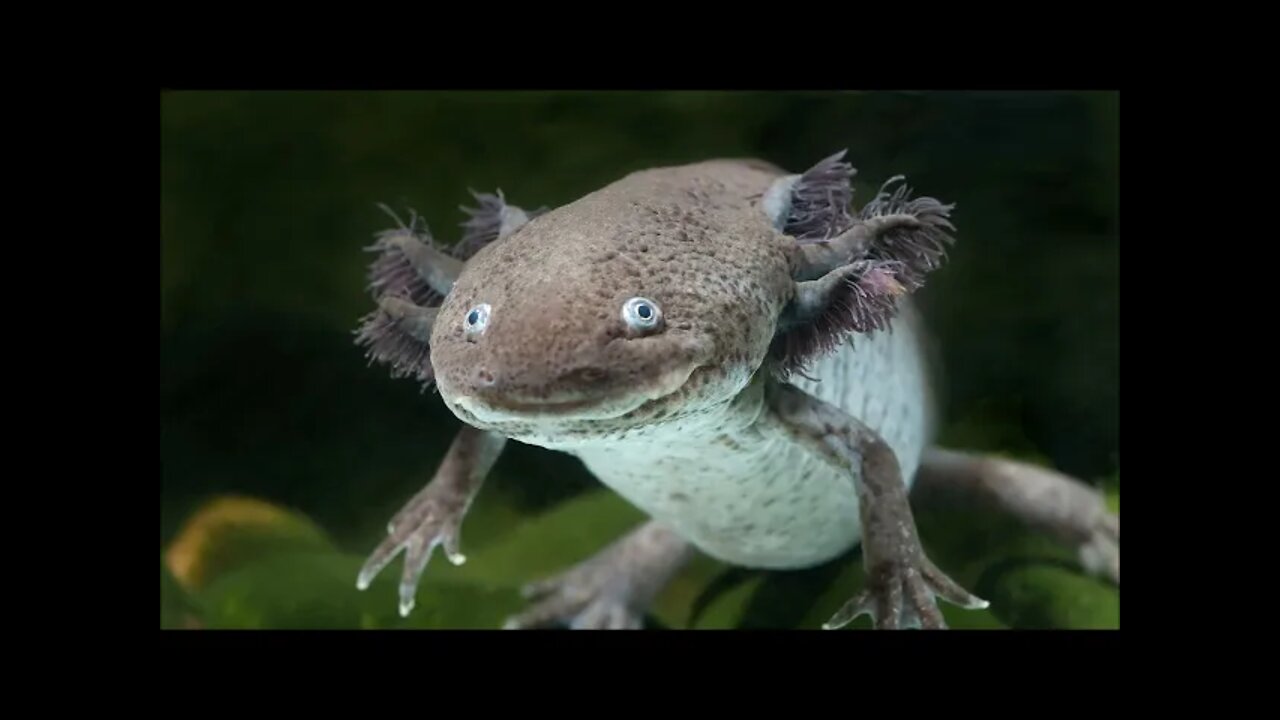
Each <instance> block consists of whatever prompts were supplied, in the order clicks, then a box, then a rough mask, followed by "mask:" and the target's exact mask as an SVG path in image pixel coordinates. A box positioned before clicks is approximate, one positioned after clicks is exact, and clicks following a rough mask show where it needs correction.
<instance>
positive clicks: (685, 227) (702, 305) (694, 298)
mask: <svg viewBox="0 0 1280 720" xmlns="http://www.w3.org/2000/svg"><path fill="white" fill-rule="evenodd" d="M776 177H777V176H776V174H771V173H768V172H766V171H764V170H762V169H758V168H756V167H751V166H747V165H742V164H739V163H733V162H727V161H722V162H711V163H703V164H699V165H693V166H687V167H683V168H667V169H661V170H651V171H644V172H639V173H635V174H633V175H630V176H628V177H626V178H624V179H623V180H621V181H619V182H618V183H615V184H613V185H610V186H608V187H606V188H604V189H603V190H600V191H598V192H595V193H592V194H590V195H587V196H586V197H583V198H582V199H580V200H577V201H576V202H573V203H570V204H569V205H566V206H564V207H562V208H558V209H556V210H555V211H554V212H551V213H548V214H546V215H543V216H541V217H539V218H536V219H534V220H533V221H531V222H529V223H528V224H527V225H525V226H524V227H522V228H521V229H520V230H519V231H518V232H516V233H515V234H513V235H512V236H511V237H509V238H507V239H505V240H503V241H502V242H498V243H494V244H492V245H490V246H488V247H486V248H485V249H484V250H481V251H480V252H479V253H477V254H476V256H475V257H474V258H472V260H471V261H470V262H469V263H468V266H467V271H466V272H465V273H463V274H462V276H461V277H459V279H458V281H457V283H456V284H455V285H454V288H453V291H452V292H451V293H450V295H449V297H448V298H447V299H446V300H445V302H444V304H443V305H442V307H441V309H440V316H441V318H443V319H444V320H443V321H442V322H440V323H438V324H437V325H436V327H435V331H434V333H433V335H432V338H431V362H432V366H433V367H434V368H435V373H436V383H437V385H438V387H439V388H440V392H441V396H442V397H443V398H444V399H445V402H446V403H448V404H449V405H450V408H451V409H453V410H454V412H455V413H457V414H458V415H459V417H461V418H463V419H464V420H465V421H466V422H468V423H470V424H473V425H476V426H477V427H487V426H488V424H487V423H486V422H485V421H484V420H483V419H481V418H477V417H475V415H474V414H473V412H472V410H473V409H472V408H470V407H466V406H460V405H459V403H458V402H457V401H456V398H459V397H461V398H467V399H468V400H469V401H472V402H477V403H484V404H487V405H491V406H493V407H494V408H496V409H510V410H527V409H533V408H542V409H545V410H546V413H545V414H544V415H543V416H541V417H538V418H537V419H536V421H529V422H523V421H520V420H512V419H504V420H503V421H502V422H500V423H497V425H499V426H500V429H501V431H502V432H504V433H505V434H507V435H508V436H510V437H516V438H520V437H528V438H529V439H530V440H533V439H534V438H538V437H542V436H546V435H552V436H554V437H555V438H557V439H571V438H572V437H573V436H574V435H582V436H585V437H592V438H594V437H598V436H599V435H600V434H601V433H604V432H621V431H623V430H625V429H627V428H631V427H636V426H638V425H642V424H645V423H647V422H652V421H654V420H657V419H661V420H670V419H672V418H673V417H675V416H679V415H680V414H681V413H684V412H687V411H696V410H699V409H701V408H702V406H703V405H704V404H706V403H713V404H714V403H724V402H728V401H730V400H732V398H733V396H734V395H735V394H736V393H737V392H738V391H739V390H741V389H742V387H744V386H745V384H746V382H747V381H748V380H749V379H750V377H751V376H752V375H753V374H754V373H755V372H756V371H757V370H758V369H759V368H760V367H761V366H762V365H763V364H764V361H765V358H766V356H767V353H768V351H769V346H770V343H771V341H772V340H773V336H774V329H775V322H776V319H777V317H778V315H779V314H780V313H781V312H782V310H783V308H784V307H785V306H786V304H787V303H788V302H789V301H790V299H791V297H792V295H793V293H794V287H795V285H794V283H793V281H792V279H791V262H793V260H792V255H793V253H794V249H795V248H794V243H793V242H791V241H790V240H789V239H788V238H786V237H785V236H784V235H782V234H780V233H778V232H776V231H775V230H774V229H773V228H772V227H771V225H770V223H769V222H768V220H767V218H766V217H765V216H764V215H763V214H761V213H758V212H755V213H752V212H744V210H747V209H749V207H750V203H751V202H752V200H751V198H753V197H759V196H760V195H761V194H762V193H763V192H764V190H765V189H766V188H767V187H768V186H769V184H770V183H771V182H772V181H773V180H775V179H776ZM634 296H642V297H647V298H651V299H653V300H655V301H657V302H658V303H659V304H660V305H661V307H662V308H663V312H664V316H665V317H664V320H665V329H664V330H663V331H662V332H661V333H656V334H652V335H648V336H645V335H642V334H637V333H634V332H631V331H629V330H628V329H627V327H626V325H625V324H624V323H622V321H621V319H620V318H619V315H618V308H620V307H621V306H622V304H623V302H624V301H625V300H627V299H628V298H630V297H634ZM478 302H485V303H488V304H489V305H490V306H491V307H492V315H491V321H490V325H489V327H488V328H487V330H486V331H485V334H484V336H483V337H482V338H480V339H475V340H472V339H469V338H467V337H466V334H465V332H464V329H463V325H462V322H461V321H462V319H463V318H464V317H465V316H466V313H467V312H468V310H469V309H470V308H471V307H472V306H473V305H475V304H476V303H478ZM690 372H692V375H691V376H690V377H689V379H688V381H687V382H684V383H683V385H681V386H680V387H679V388H678V389H677V390H675V394H674V395H670V396H667V397H665V398H663V399H662V400H655V401H652V402H648V403H645V404H643V405H639V406H636V405H637V403H636V402H635V399H636V397H637V395H640V394H643V393H644V392H646V391H650V390H652V389H653V388H654V387H655V386H658V385H661V384H662V383H663V381H664V380H667V379H669V378H670V377H671V376H672V375H676V376H680V375H682V374H684V373H690ZM583 408H591V409H592V411H593V412H592V413H591V415H592V417H590V418H586V419H582V418H580V417H577V416H576V415H574V414H572V412H571V411H573V410H575V409H583ZM615 411H617V413H618V415H619V416H618V417H610V418H607V419H603V420H602V419H601V418H599V417H598V416H599V415H601V414H605V415H608V414H612V413H614V412H615ZM535 423H536V427H534V426H533V425H534V424H535ZM495 429H496V428H495Z"/></svg>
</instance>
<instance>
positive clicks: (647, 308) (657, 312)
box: [622, 297, 662, 331]
mask: <svg viewBox="0 0 1280 720" xmlns="http://www.w3.org/2000/svg"><path fill="white" fill-rule="evenodd" d="M622 322H624V323H626V324H627V327H629V328H631V329H632V330H638V331H650V330H656V329H657V328H659V327H661V325H662V309H661V308H659V307H658V303H656V302H654V301H652V300H650V299H649V298H642V297H633V298H631V299H630V300H628V301H626V302H625V303H623V304H622Z"/></svg>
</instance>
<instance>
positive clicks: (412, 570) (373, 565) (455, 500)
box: [356, 426, 506, 617]
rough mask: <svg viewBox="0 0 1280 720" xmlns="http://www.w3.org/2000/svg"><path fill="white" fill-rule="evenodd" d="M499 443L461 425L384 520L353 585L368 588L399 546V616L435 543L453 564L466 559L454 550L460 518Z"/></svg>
mask: <svg viewBox="0 0 1280 720" xmlns="http://www.w3.org/2000/svg"><path fill="white" fill-rule="evenodd" d="M505 444H506V439H505V438H503V437H502V436H500V435H495V434H493V433H489V432H485V431H482V430H477V429H475V428H473V427H469V426H463V427H462V428H461V429H460V430H459V431H458V435H457V436H456V437H455V438H454V441H453V444H452V445H451V446H450V447H449V451H448V453H446V454H445V459H444V462H442V463H441V464H440V467H439V469H438V470H437V471H436V475H435V477H434V478H433V479H432V480H431V482H430V483H427V486H426V487H424V488H423V489H422V490H420V491H418V494H417V495H414V496H413V498H412V499H411V500H409V502H408V503H406V504H405V506H404V507H403V508H402V509H401V510H400V512H398V513H396V514H395V517H393V518H391V522H390V523H388V524H387V537H386V539H385V540H383V541H382V543H381V544H379V545H378V547H377V548H376V549H374V551H373V552H372V553H370V554H369V559H368V560H366V561H365V563H364V567H362V568H361V569H360V574H359V576H357V577H356V587H357V588H359V589H360V590H366V589H368V587H369V584H370V583H372V582H373V579H374V578H375V577H377V575H378V573H380V572H382V569H383V568H385V567H386V566H387V564H388V563H390V562H391V561H392V560H394V559H395V557H396V555H399V554H400V551H401V550H403V551H404V552H405V556H404V570H403V572H402V573H401V575H400V616H401V617H408V615H409V612H410V611H411V610H413V606H414V599H415V596H416V595H417V592H418V582H419V581H420V580H421V579H422V573H423V571H424V570H426V568H427V562H428V561H429V560H431V555H432V554H433V553H434V552H435V549H436V548H437V547H439V546H443V547H444V552H445V557H447V558H448V559H449V562H451V563H453V564H454V565H461V564H462V563H464V562H466V557H464V556H463V554H462V552H461V550H460V545H461V529H462V521H463V519H464V518H465V517H466V514H467V509H468V508H469V507H470V505H471V501H472V499H474V497H475V495H476V492H477V491H478V490H479V489H480V486H481V484H482V482H483V481H484V478H485V475H487V474H488V472H489V469H490V468H491V467H493V464H494V462H496V461H497V459H498V455H499V453H501V452H502V448H503V447H504V446H505Z"/></svg>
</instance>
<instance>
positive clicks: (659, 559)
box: [503, 521, 691, 630]
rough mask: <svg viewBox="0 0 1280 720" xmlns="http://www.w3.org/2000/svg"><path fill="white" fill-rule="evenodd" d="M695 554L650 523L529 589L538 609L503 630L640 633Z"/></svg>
mask: <svg viewBox="0 0 1280 720" xmlns="http://www.w3.org/2000/svg"><path fill="white" fill-rule="evenodd" d="M690 555H691V548H690V546H689V544H688V543H686V542H685V541H684V540H683V539H681V538H680V537H679V536H677V535H676V534H675V533H673V532H671V531H670V530H668V529H667V528H665V527H663V526H661V525H659V524H658V523H656V522H652V521H651V522H649V523H646V524H645V525H642V526H641V527H640V528H638V529H636V530H634V531H633V532H632V533H631V534H629V535H627V536H625V537H623V538H622V539H621V540H619V541H617V542H615V543H614V544H613V545H610V546H609V547H607V548H605V549H604V550H602V551H600V552H599V553H598V554H596V555H595V556H593V557H591V558H590V559H588V560H586V561H584V562H582V563H580V564H578V565H576V566H574V567H572V568H570V569H569V570H567V571H566V572H564V573H561V574H559V575H556V576H554V577H551V578H547V579H545V580H540V581H538V582H534V583H530V584H529V585H526V586H525V587H524V589H523V594H524V596H525V597H526V598H529V599H531V600H533V601H534V602H533V604H532V605H531V606H530V607H529V608H528V609H527V610H525V611H524V612H522V613H519V614H518V615H515V616H513V617H511V618H509V619H508V620H507V622H506V624H505V625H503V628H504V629H506V630H521V629H532V628H539V627H551V626H567V627H569V628H570V629H573V630H639V629H641V628H642V627H643V626H644V616H645V613H646V612H647V611H648V609H649V606H650V604H651V603H652V602H653V600H654V598H655V597H657V595H658V593H660V592H661V591H662V589H663V588H665V587H666V585H667V582H668V581H669V580H670V579H671V577H672V576H673V575H674V574H675V573H676V572H677V571H678V570H679V569H680V568H681V567H682V566H683V565H684V563H685V562H686V561H687V560H688V558H689V557H690Z"/></svg>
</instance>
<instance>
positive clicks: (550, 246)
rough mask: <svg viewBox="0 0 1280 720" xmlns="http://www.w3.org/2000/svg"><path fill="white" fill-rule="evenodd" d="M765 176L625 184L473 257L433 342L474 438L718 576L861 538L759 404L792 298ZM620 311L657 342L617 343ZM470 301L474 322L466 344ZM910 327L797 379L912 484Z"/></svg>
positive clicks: (723, 167) (834, 482) (848, 496)
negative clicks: (588, 475)
mask: <svg viewBox="0 0 1280 720" xmlns="http://www.w3.org/2000/svg"><path fill="white" fill-rule="evenodd" d="M780 174H781V173H780V172H778V171H776V170H773V171H771V170H770V169H769V168H768V167H767V166H763V165H754V164H753V165H748V164H743V163H739V162H732V161H718V162H708V163H700V164H696V165H690V166H685V167H681V168H663V169H656V170H649V171H644V172H639V173H635V174H633V175H630V176H628V177H626V178H624V179H623V180H621V181H619V182H617V183H615V184H613V185H610V186H608V187H606V188H604V189H602V190H600V191H599V192H596V193H593V194H591V195H587V196H586V197H584V198H582V199H580V200H578V201H576V202H574V203H572V204H570V205H567V206H565V207H562V208H559V209H557V210H555V211H553V212H551V213H548V214H547V215H544V216H542V217H540V218H537V219H535V220H534V221H532V222H531V223H529V224H528V225H526V226H525V227H524V228H522V229H521V230H520V231H519V232H517V233H515V234H514V235H512V236H511V237H510V238H507V239H506V240H504V241H502V242H499V243H495V244H494V245H492V246H490V247H488V248H486V249H485V250H484V251H482V252H481V253H479V254H478V255H477V256H476V257H474V258H473V259H472V260H471V261H470V263H468V267H467V271H466V272H465V273H464V274H463V275H462V277H461V278H460V279H459V281H458V283H457V284H456V285H455V287H454V290H453V292H452V293H451V295H450V296H449V298H448V299H447V300H446V301H445V303H444V305H443V306H442V308H441V312H440V318H441V320H440V322H439V323H438V324H437V325H436V328H435V333H434V335H433V337H432V363H433V365H434V367H435V369H436V374H437V383H438V384H439V387H440V391H441V396H442V397H443V398H444V400H445V402H446V403H447V404H448V405H449V407H450V408H452V409H453V410H454V412H455V413H457V414H458V416H459V417H460V418H461V419H462V420H464V421H465V422H468V423H470V424H473V425H476V426H477V427H483V428H488V429H491V430H494V431H495V432H500V433H502V434H504V435H507V436H509V437H513V438H515V439H517V440H520V441H523V442H528V443H531V444H536V445H540V446H543V447H547V448H552V449H556V450H564V451H567V452H571V453H573V454H575V455H577V456H578V457H580V458H582V460H583V461H584V463H585V464H586V465H587V467H588V468H589V469H590V470H591V472H592V473H594V474H595V475H596V477H598V478H599V479H600V481H601V482H603V483H604V484H606V485H607V486H609V487H611V488H612V489H614V490H615V491H617V492H618V493H619V494H621V495H622V496H623V497H625V498H627V499H628V500H629V501H631V502H632V503H634V504H635V505H637V506H638V507H640V508H641V509H643V510H645V511H646V512H647V513H649V514H650V515H651V516H653V517H654V518H657V519H660V520H662V521H664V522H666V523H668V524H669V525H670V526H671V527H672V528H674V529H675V530H676V531H677V532H679V533H680V534H681V535H682V536H683V537H685V538H686V539H688V540H689V541H691V542H692V543H693V544H694V545H696V546H697V547H698V548H699V549H700V550H702V551H704V552H706V553H708V554H710V555H712V556H714V557H717V558H719V559H721V560H724V561H727V562H731V563H735V564H738V565H745V566H751V567H761V568H798V567H806V566H809V565H813V564H815V563H820V562H823V561H825V560H829V559H831V558H832V557H834V556H836V555H838V554H840V553H842V552H844V551H846V550H848V549H850V548H851V547H852V546H853V545H855V544H856V543H857V542H858V539H859V535H860V531H861V528H860V523H859V512H858V497H857V493H856V491H855V483H854V482H853V479H852V478H851V477H850V476H849V472H848V471H847V470H846V469H843V468H840V467H837V466H834V465H832V464H831V463H830V462H829V461H827V460H826V459H825V458H823V457H820V456H819V455H817V454H815V453H814V452H812V451H811V450H809V449H807V448H805V447H803V446H801V445H798V444H796V443H795V442H793V441H792V440H791V438H789V437H788V436H787V434H786V433H784V432H782V431H781V430H780V429H779V428H778V426H777V423H776V422H775V421H773V420H771V419H770V418H769V417H767V416H768V411H767V408H766V407H765V405H764V402H763V392H762V391H763V388H764V385H765V383H767V382H772V380H771V379H770V378H769V375H768V373H767V372H766V371H763V370H762V367H763V366H764V365H765V360H766V356H767V353H768V350H769V345H770V342H771V340H772V339H773V337H774V334H775V330H776V321H777V318H778V317H779V315H780V313H781V312H782V311H783V309H784V307H785V306H786V304H787V303H788V302H789V301H790V299H791V297H792V294H793V292H794V287H795V285H794V282H793V280H792V277H791V273H792V262H793V255H792V253H793V251H794V249H795V247H796V243H795V241H794V240H793V239H792V238H788V237H787V236H785V235H783V234H781V233H779V232H778V231H777V230H776V228H775V227H774V225H773V224H772V223H771V221H770V219H769V218H768V216H767V215H766V214H765V213H764V212H763V211H761V210H760V208H759V201H760V198H761V197H762V196H763V195H764V193H765V192H766V190H767V189H768V188H769V186H770V185H771V184H772V183H773V181H774V180H776V179H777V178H778V177H779V176H780ZM635 296H642V297H646V298H649V299H652V300H653V301H655V302H656V303H657V304H658V305H659V306H660V307H661V308H662V312H663V314H664V320H665V328H664V329H663V331H662V332H660V333H656V334H652V335H649V336H647V337H630V336H629V334H628V331H627V328H626V326H625V324H624V323H622V322H621V320H620V317H619V311H618V309H619V308H620V307H621V306H622V305H623V303H624V302H625V301H626V300H627V299H628V298H631V297H635ZM478 303H487V304H489V306H490V307H491V315H490V321H489V325H488V327H487V329H486V331H485V332H484V334H483V335H482V336H481V337H479V338H478V339H468V338H467V336H466V333H465V332H464V330H463V323H462V320H463V318H464V317H465V316H466V314H467V312H468V310H469V309H470V308H471V307H473V306H474V305H476V304H478ZM912 317H913V316H912V315H911V313H910V309H909V307H908V312H907V314H906V315H904V316H903V318H902V319H900V320H899V321H898V322H897V324H896V325H895V327H894V328H893V330H892V332H878V333H872V334H868V335H863V336H858V337H856V338H854V339H852V340H851V341H850V342H849V343H847V344H846V345H845V346H844V348H843V349H842V350H840V351H839V352H838V353H836V354H833V355H830V356H828V357H826V358H824V359H823V360H821V361H820V362H819V363H817V364H816V365H815V366H814V367H813V368H812V370H811V371H810V375H812V377H815V378H818V379H819V381H817V382H814V381H810V380H805V379H803V378H796V382H797V384H798V386H799V387H801V388H804V389H807V390H810V391H812V392H813V393H814V394H815V396H816V397H819V398H821V399H824V400H826V401H828V402H830V403H833V404H834V405H835V406H837V407H840V408H842V409H844V410H845V411H846V412H848V413H850V414H851V415H852V416H854V417H860V418H865V420H864V422H867V423H868V424H869V425H870V426H871V427H872V428H873V429H875V430H876V431H878V432H881V433H884V435H885V437H886V439H887V442H888V443H889V445H890V447H892V448H893V449H894V451H895V452H897V453H898V454H899V455H900V457H901V463H902V465H903V470H904V471H906V473H907V476H908V477H909V476H910V474H911V473H913V472H914V469H915V465H916V463H917V461H918V458H919V456H920V453H921V451H922V449H923V447H924V445H925V443H926V442H927V440H928V437H927V436H928V432H929V427H928V425H929V414H928V410H927V409H926V408H928V406H929V401H930V398H929V391H928V385H927V378H926V373H925V368H924V366H923V364H922V361H921V353H920V351H919V348H918V346H917V342H918V339H917V337H916V324H915V323H914V322H913V321H912ZM685 378H687V380H685ZM682 381H683V382H682Z"/></svg>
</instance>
